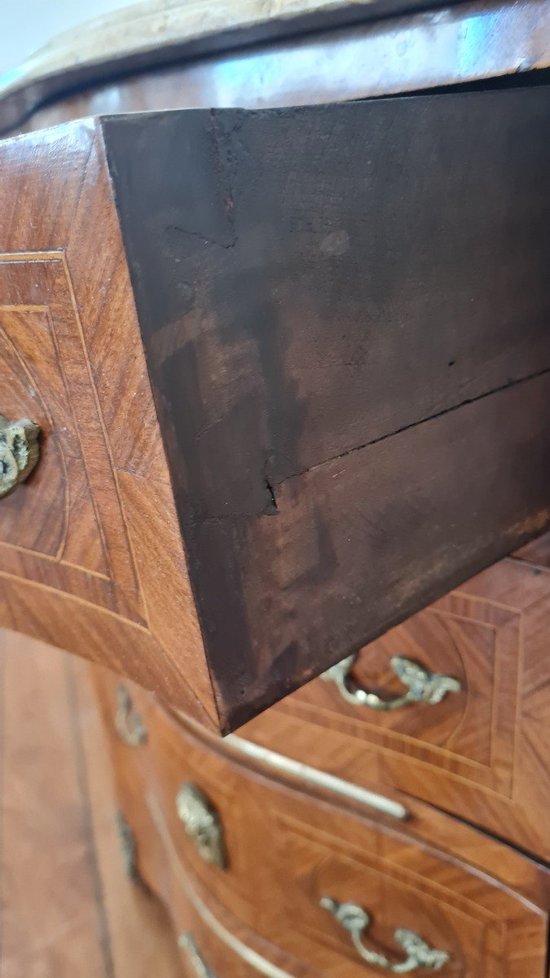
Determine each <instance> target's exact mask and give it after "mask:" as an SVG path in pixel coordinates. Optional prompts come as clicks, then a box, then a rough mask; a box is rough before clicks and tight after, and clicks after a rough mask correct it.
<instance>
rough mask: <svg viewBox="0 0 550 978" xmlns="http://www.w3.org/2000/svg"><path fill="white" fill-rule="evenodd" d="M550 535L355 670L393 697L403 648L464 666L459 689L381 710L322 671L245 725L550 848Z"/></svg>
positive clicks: (286, 748)
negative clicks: (348, 695) (351, 699)
mask: <svg viewBox="0 0 550 978" xmlns="http://www.w3.org/2000/svg"><path fill="white" fill-rule="evenodd" d="M547 547H548V536H546V537H544V538H541V540H540V542H539V541H537V542H536V543H535V544H532V545H530V547H529V548H526V550H525V553H524V556H525V558H526V559H523V560H520V559H517V558H516V559H513V558H510V559H506V560H503V561H501V562H499V563H498V564H495V565H494V566H493V567H490V568H488V569H487V570H486V571H484V572H483V573H481V574H479V575H477V576H476V577H474V578H472V579H471V580H470V581H468V582H467V583H465V584H464V585H462V586H461V587H460V588H458V589H457V590H456V591H453V592H451V593H450V594H448V595H446V596H445V597H444V598H442V599H441V600H440V601H438V602H436V603H435V604H433V605H432V606H431V607H429V608H427V609H425V610H424V611H422V612H420V613H419V614H417V615H415V616H414V617H412V618H410V619H409V620H408V621H406V622H404V623H403V624H402V625H399V626H398V627H397V628H394V629H392V630H390V631H389V632H388V633H387V634H386V635H384V636H383V637H382V638H380V639H378V640H377V641H376V642H373V643H371V644H370V645H368V646H366V647H365V648H364V649H362V651H361V652H360V654H359V656H358V659H357V661H356V664H355V666H354V668H353V672H352V677H353V679H354V680H355V681H356V682H357V684H358V685H359V686H360V687H364V688H368V689H374V690H378V691H379V692H381V694H382V695H383V696H385V697H386V698H390V699H391V698H392V697H395V696H398V695H399V694H400V693H402V692H403V686H402V685H401V684H400V682H399V681H398V680H397V678H396V677H395V675H394V674H393V673H392V671H391V669H390V666H389V663H390V659H391V657H392V656H394V655H404V656H407V657H408V658H410V659H413V660H415V661H417V662H419V663H421V664H422V665H423V666H425V667H427V668H428V669H429V670H431V671H434V672H438V673H444V674H445V675H449V676H454V677H456V678H457V679H459V680H460V682H461V685H462V689H461V691H460V692H458V693H450V694H448V695H447V696H446V697H445V698H444V699H443V700H442V701H441V702H440V703H438V704H435V705H432V704H427V703H413V704H409V705H408V706H405V707H403V708H401V709H398V710H395V711H390V712H388V713H384V712H379V711H376V710H372V709H369V708H368V707H367V706H364V705H357V704H351V703H348V702H346V701H345V700H344V699H343V698H342V696H341V694H340V692H339V690H338V689H337V687H336V685H335V684H334V683H332V682H326V681H323V680H322V679H317V680H315V681H314V682H313V683H310V684H309V685H307V686H306V687H304V688H303V689H302V690H300V691H298V692H297V693H295V694H293V695H292V696H290V697H288V698H287V700H286V701H285V702H284V703H281V704H278V705H277V706H276V707H274V708H273V709H272V710H271V711H270V712H269V714H265V715H264V716H262V717H258V718H257V719H256V720H254V721H252V722H251V723H250V724H248V725H247V726H246V728H245V729H244V735H245V736H247V737H250V738H251V739H252V740H254V741H256V742H258V743H259V744H262V745H264V746H269V747H271V748H272V749H274V750H282V751H283V752H284V753H287V754H289V755H290V756H292V757H295V758H297V759H300V760H304V761H306V762H308V763H312V764H314V765H315V766H318V767H320V768H321V769H323V770H325V771H330V772H332V773H334V774H338V775H339V776H340V777H343V778H346V779H347V780H349V781H352V782H354V783H356V784H361V785H371V784H372V783H378V784H387V785H391V786H393V787H398V788H401V789H402V790H403V791H406V792H408V793H410V794H411V795H414V796H415V797H417V798H423V799H425V800H426V801H429V802H431V803H432V804H434V805H437V806H438V807H439V808H443V809H445V810H446V811H449V812H453V813H455V814H458V815H461V816H462V817H464V818H466V819H468V820H469V821H472V822H476V823H478V824H480V825H483V826H486V827H487V828H489V829H491V831H493V832H495V833H496V834H497V835H500V836H502V837H504V838H506V839H510V840H512V841H514V842H516V843H517V844H518V845H520V846H523V847H524V848H526V849H528V850H530V851H532V852H534V853H536V854H537V855H539V856H542V857H544V858H545V859H550V847H549V840H548V806H549V804H550V787H549V783H548V770H547V759H548V756H549V752H550V732H549V731H550V727H549V724H548V713H549V709H550V681H549V678H548V656H547V646H548V635H549V633H550V569H548V566H547V562H546V561H545V552H544V551H545V548H546V549H547ZM532 561H535V562H534V563H533V562H532ZM313 742H314V743H315V751H314V752H312V743H313Z"/></svg>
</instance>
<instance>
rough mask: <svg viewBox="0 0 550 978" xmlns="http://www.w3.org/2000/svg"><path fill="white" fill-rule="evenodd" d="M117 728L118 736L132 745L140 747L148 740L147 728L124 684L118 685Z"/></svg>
mask: <svg viewBox="0 0 550 978" xmlns="http://www.w3.org/2000/svg"><path fill="white" fill-rule="evenodd" d="M116 702H117V708H116V714H115V728H116V732H117V734H118V736H119V737H120V739H121V740H122V741H124V743H125V744H128V745H129V746H130V747H139V745H140V744H144V743H145V741H146V740H147V730H146V728H145V724H144V723H143V720H142V719H141V717H140V715H139V713H138V712H137V710H136V709H135V707H134V705H133V703H132V700H131V697H130V694H129V692H128V690H127V689H125V687H124V686H117V691H116Z"/></svg>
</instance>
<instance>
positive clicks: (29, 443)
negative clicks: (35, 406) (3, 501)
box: [0, 414, 40, 498]
mask: <svg viewBox="0 0 550 978" xmlns="http://www.w3.org/2000/svg"><path fill="white" fill-rule="evenodd" d="M39 435H40V428H39V426H38V425H37V424H35V423H34V421H29V420H28V418H23V419H21V420H20V421H8V419H7V418H5V417H4V416H3V415H2V414H0V498H1V497H2V496H7V494H8V493H9V492H11V491H12V489H15V487H16V486H17V485H19V483H20V482H24V481H25V479H26V478H28V476H29V475H30V474H31V472H32V470H33V469H34V467H35V465H36V463H37V462H38V459H39V458H40V446H39V444H38V437H39Z"/></svg>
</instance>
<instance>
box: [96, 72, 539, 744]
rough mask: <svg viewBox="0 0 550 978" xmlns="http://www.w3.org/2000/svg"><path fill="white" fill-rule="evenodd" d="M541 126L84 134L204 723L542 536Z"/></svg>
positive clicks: (193, 122)
mask: <svg viewBox="0 0 550 978" xmlns="http://www.w3.org/2000/svg"><path fill="white" fill-rule="evenodd" d="M549 113H550V103H549V101H548V98H547V93H546V90H544V89H533V90H518V91H506V92H485V93H476V94H472V95H447V96H444V97H443V96H442V97H432V98H429V97H428V98H414V99H394V100H391V99H390V100H384V101H380V102H370V103H369V102H366V103H360V104H359V103H358V104H352V105H341V106H328V107H321V108H307V109H294V110H288V111H287V110H277V111H272V112H270V111H266V112H256V113H247V112H233V111H227V112H225V111H220V112H213V113H206V112H200V111H197V112H187V113H185V112H183V113H168V114H156V115H155V114H154V115H150V116H134V117H132V116H129V117H127V118H125V119H124V118H121V117H112V118H110V119H107V120H105V122H104V123H103V127H104V133H105V139H106V144H107V151H108V159H109V165H110V168H111V173H112V177H113V180H114V184H115V190H116V195H117V206H118V209H119V213H120V217H121V224H122V231H123V236H124V240H125V244H126V248H127V251H128V259H129V266H130V271H131V274H132V279H133V283H134V289H135V294H136V302H137V307H138V312H139V317H140V323H141V328H142V332H143V338H144V344H145V348H146V355H147V360H148V366H149V371H150V374H151V379H152V384H153V390H154V394H155V398H156V403H157V409H158V412H159V418H160V422H161V427H162V429H163V433H164V437H165V441H166V446H167V452H168V457H169V461H170V466H171V472H172V479H173V483H174V489H175V494H176V500H177V505H178V510H179V516H180V521H181V526H182V532H183V535H184V538H185V540H186V546H187V552H188V555H189V562H190V573H191V577H192V579H193V582H194V587H195V592H196V595H197V601H198V606H199V609H200V614H201V620H202V624H203V630H204V635H205V641H206V643H207V655H208V660H209V663H210V667H211V669H212V673H213V676H214V681H215V683H216V689H217V696H218V703H219V709H220V714H221V717H222V727H225V729H229V728H232V727H235V726H237V725H238V724H239V723H242V722H243V721H244V720H246V719H247V718H248V717H249V716H250V715H251V714H252V713H253V712H256V711H258V710H259V709H261V708H262V707H265V706H267V705H269V704H270V703H272V702H273V701H274V699H275V698H277V697H280V696H281V695H283V694H284V693H287V692H289V691H290V690H291V689H292V688H293V687H295V686H297V685H300V684H302V683H303V682H304V681H305V680H306V679H307V678H308V677H310V676H312V675H314V674H315V673H316V672H319V671H320V670H321V668H323V667H326V666H328V665H329V664H331V663H332V662H334V661H336V660H337V659H338V658H342V656H343V655H344V654H346V653H347V652H349V651H351V650H353V649H356V648H358V647H360V646H361V645H362V644H364V643H365V642H366V641H367V640H368V639H369V638H374V637H376V635H378V634H380V633H381V632H383V631H385V630H386V629H387V628H388V627H389V626H390V625H391V624H395V623H396V621H398V620H401V619H403V618H405V617H407V616H408V615H410V614H411V613H413V612H414V611H415V610H417V609H418V608H419V607H421V606H422V605H423V604H426V603H428V602H429V601H430V600H432V599H433V598H435V597H436V596H439V595H440V594H442V593H444V592H445V591H446V590H448V588H449V587H451V586H452V585H454V584H456V583H458V582H459V581H460V580H461V579H464V577H467V576H469V575H471V574H472V573H473V572H474V571H476V570H477V569H479V568H480V567H481V566H483V565H485V564H487V563H490V562H492V561H493V560H495V559H497V558H498V557H499V556H501V555H502V554H504V553H506V552H509V551H510V550H512V549H513V548H514V546H516V545H518V544H519V543H521V542H523V540H524V539H525V538H526V537H528V536H530V535H535V534H536V533H537V532H540V531H542V530H543V529H544V528H545V527H546V526H547V524H548V519H549V508H548V503H549V495H548V488H547V487H548V484H549V476H550V460H549V456H548V452H547V445H548V442H549V439H550V430H548V428H547V424H546V414H547V413H546V411H545V404H546V402H547V398H548V394H549V384H550V380H549V374H548V369H549V367H550V345H549V340H548V330H547V328H546V317H547V312H548V289H547V275H546V268H547V263H548V257H549V256H550V234H549V232H548V227H549V226H550V222H549V221H548V216H547V215H546V209H547V205H546V203H545V202H546V200H547V199H548V194H547V173H548V172H549V167H548V164H549V162H550V160H549V159H548V146H547V141H546V139H545V136H544V133H545V130H546V126H547V122H548V116H549ZM290 148H291V161H290V162H289V152H290ZM175 159H177V160H178V161H179V165H178V166H177V167H176V166H174V165H173V161H174V160H175ZM144 173H146V174H147V186H148V196H147V197H146V198H144V196H143V192H142V179H143V178H142V176H141V175H142V174H144ZM503 418H506V424H505V425H503ZM488 446H491V450H490V451H489V450H488ZM458 473H460V478H458V477H457V475H458Z"/></svg>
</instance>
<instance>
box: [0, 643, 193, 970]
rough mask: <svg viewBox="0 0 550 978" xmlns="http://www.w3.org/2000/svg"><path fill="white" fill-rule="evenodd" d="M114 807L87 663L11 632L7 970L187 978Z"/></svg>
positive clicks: (2, 710)
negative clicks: (122, 847) (129, 861)
mask: <svg viewBox="0 0 550 978" xmlns="http://www.w3.org/2000/svg"><path fill="white" fill-rule="evenodd" d="M115 808H116V803H115V801H114V798H113V790H112V784H111V774H110V768H109V761H108V757H107V752H106V749H105V744H104V740H103V734H102V730H101V726H100V724H99V721H98V718H97V715H96V713H95V709H94V706H93V700H92V698H91V693H90V689H89V686H88V684H87V677H86V666H85V665H84V664H83V663H81V662H78V661H76V660H73V659H72V658H71V657H70V656H68V655H65V654H64V653H61V652H57V651H55V650H53V649H50V648H49V647H47V646H44V645H41V644H39V643H34V642H32V643H31V642H30V641H29V640H28V639H24V638H22V637H20V636H16V635H11V634H8V633H2V632H0V978H76V976H78V978H183V976H182V971H181V967H180V964H179V961H178V957H177V952H176V949H175V942H174V938H173V934H172V932H171V930H170V929H169V926H168V924H167V921H166V919H165V917H164V912H163V910H162V908H161V907H160V905H159V904H158V903H157V902H156V901H155V900H154V899H153V898H151V897H149V896H147V895H146V894H145V893H144V892H142V891H140V889H139V888H138V887H136V886H135V885H134V884H131V883H130V882H128V880H127V879H126V877H125V875H124V871H123V867H122V861H121V858H120V852H119V848H118V839H117V836H116V832H115V830H114V820H113V814H114V811H115Z"/></svg>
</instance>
